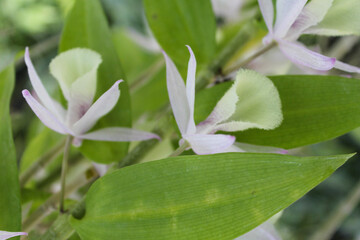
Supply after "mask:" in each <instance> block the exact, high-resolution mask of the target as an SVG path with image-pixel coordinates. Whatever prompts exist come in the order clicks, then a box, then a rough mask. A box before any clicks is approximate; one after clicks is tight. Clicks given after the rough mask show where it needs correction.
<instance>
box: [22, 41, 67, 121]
mask: <svg viewBox="0 0 360 240" xmlns="http://www.w3.org/2000/svg"><path fill="white" fill-rule="evenodd" d="M25 64H26V66H27V69H28V73H29V78H30V82H31V85H32V86H33V88H34V90H35V92H36V94H37V96H38V97H39V99H40V101H41V103H42V104H44V106H45V107H46V108H47V109H49V110H50V111H51V112H52V113H54V114H55V115H56V116H57V117H59V118H61V119H64V118H65V114H66V112H65V110H64V108H63V107H62V106H61V105H60V104H59V103H58V102H56V101H55V100H53V99H52V98H51V97H50V95H49V94H48V92H47V91H46V89H45V87H44V85H43V84H42V82H41V80H40V78H39V76H38V74H37V72H36V70H35V68H34V65H33V64H32V61H31V59H30V54H29V48H28V47H26V48H25Z"/></svg>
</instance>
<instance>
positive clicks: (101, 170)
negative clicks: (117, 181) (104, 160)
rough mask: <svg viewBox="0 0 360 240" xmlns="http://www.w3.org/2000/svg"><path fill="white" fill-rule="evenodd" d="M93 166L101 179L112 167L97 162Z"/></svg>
mask: <svg viewBox="0 0 360 240" xmlns="http://www.w3.org/2000/svg"><path fill="white" fill-rule="evenodd" d="M92 165H93V166H94V168H95V170H96V172H97V173H98V174H99V176H100V177H102V176H104V175H105V174H106V172H107V171H108V169H109V166H110V165H108V164H101V163H96V162H92Z"/></svg>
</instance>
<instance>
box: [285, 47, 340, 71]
mask: <svg viewBox="0 0 360 240" xmlns="http://www.w3.org/2000/svg"><path fill="white" fill-rule="evenodd" d="M279 48H280V50H281V51H282V52H283V53H284V54H285V56H287V57H288V58H289V59H290V60H291V61H292V62H293V63H295V64H299V65H303V66H306V67H309V68H313V69H316V70H320V71H328V70H330V69H332V68H333V67H334V65H335V61H336V59H335V58H330V57H326V56H324V55H321V54H319V53H317V52H313V51H311V50H309V49H307V48H306V47H304V46H302V45H301V44H300V43H298V42H296V43H291V42H287V41H280V42H279Z"/></svg>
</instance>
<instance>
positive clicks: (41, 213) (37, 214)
mask: <svg viewBox="0 0 360 240" xmlns="http://www.w3.org/2000/svg"><path fill="white" fill-rule="evenodd" d="M90 169H92V167H91V168H90ZM88 170H89V169H86V171H85V172H88ZM84 175H85V174H82V175H80V176H79V177H77V178H76V179H75V180H74V181H73V182H71V183H70V184H68V186H67V188H66V193H65V194H64V195H65V196H68V195H69V194H71V193H72V192H74V191H75V190H77V189H78V188H79V187H82V186H84V185H86V184H87V183H89V182H92V181H93V180H94V179H96V177H97V175H96V174H95V175H93V176H91V177H86V176H84ZM60 196H61V194H60V193H55V194H54V195H52V196H51V197H50V198H49V199H48V200H46V202H45V203H44V204H42V205H41V206H40V207H39V208H38V209H36V210H35V211H34V212H33V213H32V214H31V215H30V216H29V217H28V218H27V219H25V221H24V222H23V229H24V231H26V232H29V231H30V230H32V229H33V227H34V226H35V225H36V224H37V223H39V222H40V221H41V220H42V219H43V218H44V217H46V216H47V215H48V214H49V213H50V212H51V211H52V210H53V209H56V207H57V204H58V203H59V200H60ZM61 215H62V214H60V215H59V216H61Z"/></svg>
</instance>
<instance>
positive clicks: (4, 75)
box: [0, 65, 21, 231]
mask: <svg viewBox="0 0 360 240" xmlns="http://www.w3.org/2000/svg"><path fill="white" fill-rule="evenodd" d="M14 80H15V72H14V66H13V65H10V66H8V67H7V68H5V69H4V70H3V71H2V72H0V169H1V174H0V213H1V214H0V229H1V230H7V231H19V230H20V228H21V205H20V202H21V201H20V187H19V180H18V169H17V162H16V156H15V146H14V142H13V137H12V132H11V119H10V112H9V106H10V99H11V94H12V91H13V88H14Z"/></svg>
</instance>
